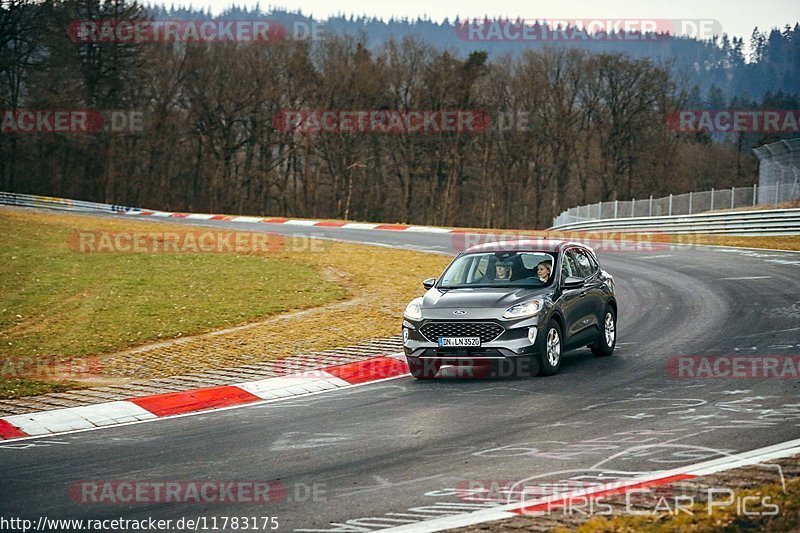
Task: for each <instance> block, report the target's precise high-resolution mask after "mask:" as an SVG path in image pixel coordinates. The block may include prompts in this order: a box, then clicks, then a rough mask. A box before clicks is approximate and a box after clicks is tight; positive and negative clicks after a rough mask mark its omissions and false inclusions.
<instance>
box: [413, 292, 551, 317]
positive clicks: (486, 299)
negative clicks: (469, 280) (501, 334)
mask: <svg viewBox="0 0 800 533" xmlns="http://www.w3.org/2000/svg"><path fill="white" fill-rule="evenodd" d="M551 292H552V288H550V287H537V288H535V289H530V288H509V287H498V288H494V287H486V288H463V289H449V290H446V291H440V290H439V289H437V288H435V287H434V288H432V289H430V290H429V291H428V292H426V293H425V296H424V297H423V299H422V309H423V311H424V310H439V309H476V308H483V309H491V310H505V309H507V308H509V307H511V306H512V305H515V304H518V303H523V302H526V301H528V300H530V299H532V298H535V297H537V296H542V295H545V294H550V293H551Z"/></svg>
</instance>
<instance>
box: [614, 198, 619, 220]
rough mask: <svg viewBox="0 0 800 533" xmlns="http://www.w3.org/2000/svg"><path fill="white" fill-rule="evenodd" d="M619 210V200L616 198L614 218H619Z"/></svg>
mask: <svg viewBox="0 0 800 533" xmlns="http://www.w3.org/2000/svg"><path fill="white" fill-rule="evenodd" d="M618 212H619V200H614V218H617V213H618Z"/></svg>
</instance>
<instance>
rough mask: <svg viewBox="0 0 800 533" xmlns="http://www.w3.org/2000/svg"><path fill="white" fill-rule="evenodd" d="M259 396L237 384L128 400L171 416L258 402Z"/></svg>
mask: <svg viewBox="0 0 800 533" xmlns="http://www.w3.org/2000/svg"><path fill="white" fill-rule="evenodd" d="M260 399H261V398H259V397H258V396H256V395H254V394H250V393H249V392H247V391H245V390H243V389H240V388H239V387H237V386H235V385H228V386H224V387H210V388H207V389H196V390H189V391H184V392H168V393H165V394H156V395H154V396H145V397H143V398H133V399H131V400H128V401H129V402H131V403H134V404H136V405H138V406H139V407H141V408H143V409H146V410H148V411H150V412H151V413H153V414H154V415H156V416H169V415H177V414H181V413H189V412H191V411H201V410H205V409H216V408H218V407H228V406H230V405H238V404H242V403H250V402H256V401H258V400H260Z"/></svg>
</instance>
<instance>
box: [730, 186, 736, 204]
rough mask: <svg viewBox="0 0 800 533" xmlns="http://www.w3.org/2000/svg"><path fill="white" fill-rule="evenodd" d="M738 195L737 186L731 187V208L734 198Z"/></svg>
mask: <svg viewBox="0 0 800 533" xmlns="http://www.w3.org/2000/svg"><path fill="white" fill-rule="evenodd" d="M735 197H736V187H731V209H733V199H734V198H735Z"/></svg>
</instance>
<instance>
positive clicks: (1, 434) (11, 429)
mask: <svg viewBox="0 0 800 533" xmlns="http://www.w3.org/2000/svg"><path fill="white" fill-rule="evenodd" d="M28 436H29V435H28V434H27V433H25V432H24V431H22V430H20V429H19V428H17V427H15V426H14V425H12V424H11V423H10V422H7V421H5V420H3V419H2V418H0V439H18V438H20V437H28Z"/></svg>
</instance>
